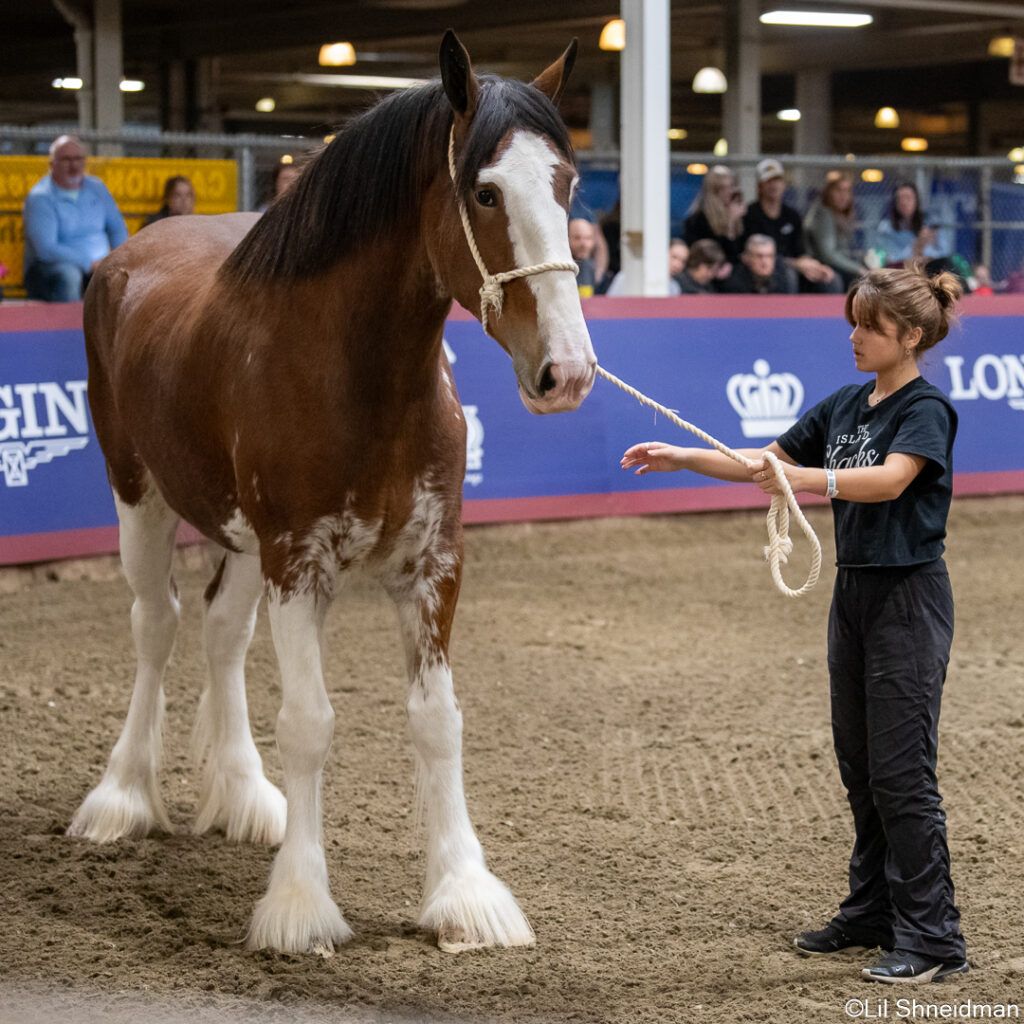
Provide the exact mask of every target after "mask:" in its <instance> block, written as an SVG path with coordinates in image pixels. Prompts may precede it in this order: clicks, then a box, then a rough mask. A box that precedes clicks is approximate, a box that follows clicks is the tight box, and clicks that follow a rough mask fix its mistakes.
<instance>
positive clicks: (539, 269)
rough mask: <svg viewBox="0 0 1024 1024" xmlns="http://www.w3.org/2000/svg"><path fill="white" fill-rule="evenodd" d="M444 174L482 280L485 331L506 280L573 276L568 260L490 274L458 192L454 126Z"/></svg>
mask: <svg viewBox="0 0 1024 1024" xmlns="http://www.w3.org/2000/svg"><path fill="white" fill-rule="evenodd" d="M448 174H449V175H450V176H451V179H452V185H453V186H454V187H455V201H456V202H457V203H458V206H459V219H460V220H461V221H462V230H463V233H464V234H465V236H466V242H467V243H468V244H469V251H470V252H471V253H472V254H473V260H474V262H475V263H476V266H477V269H478V270H479V271H480V277H481V278H482V279H483V281H482V283H481V285H480V323H481V324H483V328H484V330H485V331H487V333H488V334H490V333H491V331H490V327H489V326H488V319H489V316H490V312H491V310H493V311H494V317H495V319H500V317H501V308H502V306H503V305H504V303H505V292H504V286H505V284H506V282H508V281H514V280H515V279H516V278H519V277H532V276H533V275H534V274H544V273H547V271H549V270H565V271H569V272H570V273H572V275H573V277H575V276H576V275H577V274H578V273H579V272H580V268H579V267H578V266H576V264H575V263H574V262H573V261H572V260H547V261H546V262H544V263H535V264H533V265H532V266H529V267H517V268H516V269H515V270H503V271H501V272H500V273H497V274H492V273H490V272H489V271H488V270H487V264H486V263H484V258H483V256H481V255H480V249H479V247H478V246H477V244H476V237H475V236H474V234H473V225H472V224H470V222H469V211H468V210H467V209H466V204H465V202H464V201H463V199H462V194H461V193H460V192H459V180H458V173H457V171H456V167H455V125H454V124H453V125H452V129H451V131H450V132H449V134H448Z"/></svg>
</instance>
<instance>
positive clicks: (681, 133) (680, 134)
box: [667, 128, 690, 142]
mask: <svg viewBox="0 0 1024 1024" xmlns="http://www.w3.org/2000/svg"><path fill="white" fill-rule="evenodd" d="M667 134H668V137H669V138H670V139H672V140H674V141H676V142H678V141H679V140H680V139H685V138H686V136H687V135H689V134H690V133H689V132H688V131H687V130H686V129H685V128H669V130H668V133H667Z"/></svg>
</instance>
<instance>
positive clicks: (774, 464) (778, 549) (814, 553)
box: [597, 366, 821, 597]
mask: <svg viewBox="0 0 1024 1024" xmlns="http://www.w3.org/2000/svg"><path fill="white" fill-rule="evenodd" d="M597 372H598V374H599V375H600V376H602V377H604V379H605V380H606V381H608V382H609V383H610V384H614V385H615V386H616V387H617V388H620V389H621V390H622V391H625V392H626V394H627V395H632V396H633V397H634V398H635V399H636V400H637V401H638V402H639V403H640V404H641V405H646V406H648V407H649V408H651V409H654V411H655V412H659V413H661V414H662V416H664V417H665V418H666V419H667V420H671V421H672V422H673V423H674V424H675V425H676V426H677V427H682V428H683V430H688V431H690V433H691V434H696V435H697V437H699V438H700V439H701V440H702V441H704V442H705V443H706V444H709V445H711V447H712V448H714V449H716V450H717V451H720V452H721V453H722V454H723V455H727V456H728V457H729V458H730V459H733V460H734V461H736V462H738V463H739V464H740V465H741V466H746V468H747V469H753V468H754V467H755V466H756V465H757V464H758V463H757V461H756V460H755V459H748V458H747V457H746V456H745V455H741V454H740V453H739V452H737V451H734V450H733V449H732V448H730V447H729V446H728V445H724V444H722V442H721V441H718V440H716V439H715V438H713V437H712V436H711V435H710V434H708V433H706V432H705V431H703V430H701V429H700V427H696V426H694V425H693V424H692V423H688V422H687V421H686V420H684V419H682V418H681V417H679V416H677V415H676V414H675V413H674V412H673V411H672V410H671V409H666V408H665V406H663V405H659V404H658V403H657V402H655V401H654V399H652V398H648V397H647V396H646V395H645V394H644V393H643V392H642V391H637V389H636V388H634V387H631V386H630V385H629V384H627V383H626V382H625V381H623V380H619V378H618V377H616V376H615V374H614V373H609V372H608V371H607V370H606V369H604V367H602V366H598V368H597ZM764 459H765V461H766V462H767V463H768V465H769V466H771V468H772V471H773V472H774V473H775V479H776V481H777V482H778V484H779V487H780V488H781V489H782V494H773V495H772V503H771V505H770V507H769V508H768V544H767V545H766V546H765V549H764V557H765V559H766V561H767V562H768V565H769V567H770V568H771V572H772V579H773V580H774V581H775V586H776V587H777V588H778V589H779V591H780V592H781V593H783V594H785V595H786V597H800V596H801V595H802V594H806V593H807V591H809V590H810V589H811V588H812V587H813V586H814V584H815V583H817V582H818V573H819V572H820V571H821V543H820V541H819V540H818V537H817V534H816V533H815V532H814V528H813V527H812V526H811V524H810V523H809V522H808V521H807V517H806V516H805V515H804V514H803V512H802V511H801V509H800V506H799V504H797V500H796V497H795V496H794V494H793V488H792V487H790V485H789V480H788V479H787V478H786V472H785V470H784V469H783V464H782V461H781V460H780V459H778V458H777V457H776V456H775V454H774V453H773V452H765V453H764ZM790 512H792V513H793V516H794V518H795V519H796V521H797V524H798V525H799V527H800V529H801V530H803V533H804V536H805V537H806V538H807V540H808V542H809V543H810V545H811V568H810V571H809V572H808V573H807V579H806V580H804V584H803V586H802V587H800V588H799V589H797V590H794V589H793V588H792V587H789V586H787V585H786V581H785V580H784V579H783V578H782V569H781V568H780V566H781V565H784V564H785V563H786V562H787V561H788V559H789V555H790V553H791V552H792V550H793V541H792V540H790V537H789V513H790Z"/></svg>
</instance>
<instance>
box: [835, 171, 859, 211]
mask: <svg viewBox="0 0 1024 1024" xmlns="http://www.w3.org/2000/svg"><path fill="white" fill-rule="evenodd" d="M829 195H830V196H831V203H830V205H831V206H832V207H833V209H836V210H845V209H846V208H847V207H848V206H849V205H850V199H851V198H852V197H853V182H852V181H850V179H849V178H840V179H839V180H838V181H837V182H836V183H835V184H834V185H833V186H832V188H831V189H830V190H829Z"/></svg>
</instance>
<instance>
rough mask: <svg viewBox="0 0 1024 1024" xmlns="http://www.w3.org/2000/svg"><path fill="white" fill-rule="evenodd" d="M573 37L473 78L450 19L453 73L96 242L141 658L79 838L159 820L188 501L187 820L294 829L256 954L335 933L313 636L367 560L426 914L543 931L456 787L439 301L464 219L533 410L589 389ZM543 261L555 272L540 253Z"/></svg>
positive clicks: (242, 830) (325, 940)
mask: <svg viewBox="0 0 1024 1024" xmlns="http://www.w3.org/2000/svg"><path fill="white" fill-rule="evenodd" d="M574 55H575V43H573V45H572V46H570V47H569V49H568V50H566V52H565V53H564V54H563V55H562V57H561V58H559V60H558V61H556V62H555V63H554V64H552V65H551V67H549V68H548V69H547V70H546V71H544V72H543V73H542V74H541V75H540V76H539V77H538V78H537V79H536V80H535V81H534V82H533V83H532V84H531V85H525V84H523V83H521V82H513V81H507V80H503V79H499V78H494V77H491V76H479V77H477V76H476V75H475V74H474V72H473V69H472V67H471V66H470V62H469V57H468V55H467V54H466V51H465V50H464V49H463V47H462V45H461V43H459V41H458V40H457V39H456V38H455V36H454V34H452V33H450V32H449V33H448V34H447V35H446V36H445V39H444V41H443V43H442V45H441V54H440V63H441V82H440V83H432V84H428V85H424V86H422V87H420V88H418V89H414V90H409V91H408V92H404V93H401V94H396V95H394V96H392V97H391V98H389V99H387V100H385V101H384V102H382V103H380V104H379V105H378V106H376V107H375V108H373V109H372V110H370V111H369V112H368V113H366V114H364V115H363V116H361V117H359V118H357V119H356V120H355V121H353V122H352V123H351V124H350V125H349V126H348V127H347V128H346V129H345V130H344V131H343V132H341V133H340V134H339V135H338V136H337V138H336V139H335V140H334V141H333V142H332V143H331V144H330V145H328V146H327V147H326V148H325V149H324V150H323V151H322V152H321V153H319V155H318V156H317V157H316V158H315V159H313V160H312V161H311V163H310V164H309V165H308V166H307V167H306V169H305V170H304V172H303V174H302V175H301V177H300V178H299V180H298V181H297V182H296V184H295V185H294V186H293V188H292V189H291V190H290V191H289V192H287V193H286V194H285V195H283V196H282V197H281V198H280V199H279V200H277V202H275V204H274V205H273V206H272V207H271V208H270V209H269V210H268V212H267V213H266V214H265V215H264V216H263V217H262V218H261V219H259V220H256V219H255V218H254V217H253V216H252V215H248V214H233V215H229V216H224V217H210V218H205V217H199V218H197V217H173V218H169V219H167V220H164V221H162V222H160V223H159V224H156V225H154V226H153V227H151V228H147V230H146V231H144V232H142V233H141V234H139V235H137V236H135V237H134V238H132V239H131V240H130V241H129V242H128V243H126V244H125V245H124V246H122V247H121V248H119V249H117V250H116V251H115V252H114V253H113V254H112V255H111V256H110V257H108V258H107V260H105V261H104V263H103V265H102V267H101V268H100V269H99V271H98V272H97V274H96V276H95V279H94V280H93V282H92V284H91V286H90V288H89V292H88V295H87V296H86V302H85V332H86V343H87V347H88V355H89V399H90V403H91V406H92V412H93V418H94V421H95V425H96V432H97V435H98V437H99V440H100V444H101V445H102V447H103V451H104V454H105V455H106V460H107V466H108V471H109V475H110V481H111V484H112V486H113V491H114V496H115V501H116V505H117V511H118V516H119V519H120V524H121V557H122V561H123V563H124V570H125V575H126V576H127V578H128V582H129V584H130V586H131V588H132V590H133V592H134V594H135V603H134V605H133V607H132V616H131V618H132V631H133V634H134V638H135V646H136V652H137V655H138V668H137V674H136V677H135V688H134V692H133V694H132V699H131V704H130V707H129V710H128V716H127V719H126V721H125V724H124V728H123V731H122V733H121V736H120V739H119V740H118V741H117V743H116V745H115V746H114V749H113V752H112V754H111V756H110V762H109V765H108V767H107V770H106V773H105V775H104V776H103V779H102V781H101V782H100V783H99V785H98V786H97V787H96V788H95V789H94V790H93V791H92V792H91V793H90V794H89V795H88V796H87V797H86V799H85V801H84V802H83V803H82V805H81V807H80V808H79V810H78V812H77V813H76V815H75V817H74V820H73V821H72V823H71V826H70V828H69V830H68V831H69V833H70V834H71V835H76V836H85V837H87V838H89V839H93V840H95V841H97V842H108V841H111V840H115V839H117V838H119V837H121V836H128V835H132V836H139V835H145V834H146V833H148V832H149V831H150V830H151V829H153V828H155V827H159V828H164V829H169V828H170V822H169V821H168V817H167V813H166V811H165V810H164V807H163V804H162V801H161V799H160V793H159V786H158V781H157V773H158V768H159V759H160V722H161V715H162V705H163V689H162V677H163V672H164V667H165V665H166V663H167V660H168V658H169V656H170V653H171V647H172V643H173V639H174V633H175V627H176V624H177V620H178V600H177V590H176V588H175V586H174V582H173V580H172V579H171V555H172V551H173V548H174V537H175V528H176V526H177V524H178V521H179V519H184V520H186V521H187V522H189V523H191V524H192V525H193V526H195V527H197V528H198V529H199V530H200V531H201V532H202V533H203V534H205V536H206V537H208V538H209V539H210V540H212V541H213V542H215V543H216V544H218V545H220V547H221V548H223V557H222V558H221V560H220V564H219V568H218V569H217V572H216V574H215V575H214V577H213V579H212V581H211V583H210V585H209V587H208V588H207V591H206V617H205V625H204V636H205V643H206V651H207V658H208V662H209V669H210V678H209V681H208V684H207V685H206V687H205V689H204V692H203V694H202V697H201V700H200V704H199V710H198V716H197V722H196V732H195V739H196V747H197V752H198V756H199V758H200V760H201V762H202V763H203V784H202V795H201V800H200V805H199V812H198V817H197V820H196V822H195V830H196V831H197V832H204V831H206V830H208V829H211V828H219V829H223V830H224V832H225V833H226V834H227V836H228V837H229V838H231V839H236V840H249V841H254V842H264V843H278V842H280V843H281V847H280V850H279V851H278V853H277V855H276V858H275V861H274V866H273V870H272V872H271V876H270V883H269V887H268V889H267V892H266V895H265V896H264V897H263V898H262V899H261V900H260V901H259V903H258V904H257V906H256V909H255V912H254V915H253V920H252V923H251V926H250V929H249V933H248V943H249V946H250V947H251V948H260V947H273V948H276V949H279V950H285V951H291V952H302V951H307V950H311V951H316V952H321V953H327V952H330V951H332V950H333V948H334V946H335V944H336V943H340V942H343V941H345V940H346V939H347V938H349V937H350V935H351V931H350V929H349V927H348V925H347V924H346V922H345V920H344V918H343V917H342V914H341V912H340V911H339V909H338V907H337V906H336V905H335V903H334V901H333V899H332V898H331V894H330V891H329V888H328V880H327V865H326V861H325V859H324V850H323V845H322V838H321V804H320V782H321V773H322V770H323V766H324V762H325V760H326V758H327V752H328V748H329V746H330V743H331V736H332V732H333V723H334V711H333V710H332V708H331V704H330V701H329V699H328V695H327V691H326V688H325V686H324V679H323V673H322V668H321V647H320V637H321V628H322V625H323V621H324V615H325V613H326V611H327V608H328V606H329V604H330V603H331V600H332V599H333V597H334V596H335V594H336V593H337V592H338V590H339V589H340V586H341V583H342V580H343V578H344V575H345V572H346V570H348V569H350V568H353V567H356V566H361V567H362V568H363V569H365V570H366V571H368V572H369V573H371V574H372V575H373V576H374V577H375V578H376V579H378V580H379V581H380V583H381V584H382V585H383V586H384V588H385V589H386V591H387V592H388V594H390V596H391V597H392V598H393V600H394V602H395V604H396V606H397V609H398V618H399V623H400V629H401V633H402V637H403V640H404V645H405V652H406V658H407V664H408V673H409V683H410V689H409V695H408V702H407V708H408V714H409V722H410V730H411V732H412V738H413V742H414V746H415V752H416V767H417V791H418V796H419V798H420V800H421V804H422V809H423V814H424V819H425V827H426V882H425V890H424V898H423V903H422V907H421V912H420V918H419V920H420V924H421V925H422V927H423V928H425V929H427V930H430V931H433V932H436V933H437V937H438V943H439V945H440V946H441V947H442V948H443V949H447V950H451V951H455V950H459V949H465V948H472V947H476V946H491V945H501V946H513V945H527V944H530V943H532V941H533V932H532V931H531V929H530V925H529V924H528V923H527V921H526V918H525V917H524V916H523V914H522V912H521V910H520V909H519V907H518V906H517V904H516V901H515V899H514V898H513V897H512V895H511V893H510V892H509V890H508V889H507V888H506V887H505V886H504V885H503V884H502V883H501V882H500V881H499V880H498V879H497V878H495V876H494V875H492V874H491V873H490V872H489V871H488V870H487V868H486V866H485V862H484V856H483V851H482V849H481V846H480V843H479V841H478V839H477V837H476V834H475V832H474V830H473V826H472V824H471V823H470V820H469V816H468V813H467V810H466V802H465V798H464V795H463V783H462V752H461V734H462V717H461V713H460V711H459V706H458V703H457V701H456V699H455V695H454V691H453V687H452V677H451V670H450V668H449V661H448V641H449V634H450V631H451V625H452V617H453V614H454V612H455V604H456V600H457V598H458V593H459V583H460V578H461V570H462V530H461V525H460V506H461V495H462V479H463V474H464V464H465V435H466V427H465V422H464V420H463V416H462V408H461V406H460V404H459V399H458V396H457V394H456V391H455V385H454V382H453V379H452V373H451V369H450V367H449V365H448V361H447V359H446V358H445V355H444V351H443V346H442V328H443V325H444V320H445V316H446V314H447V312H448V310H449V309H450V307H451V304H452V299H453V297H454V298H455V299H457V300H458V301H459V302H460V303H462V305H464V306H465V307H467V308H469V309H473V308H476V307H477V306H478V305H479V302H480V296H478V294H477V292H478V289H479V288H480V287H481V274H480V271H479V270H478V269H477V262H476V261H475V259H474V257H473V256H472V254H471V250H470V247H469V244H467V237H474V236H475V239H476V242H477V243H478V244H479V255H480V256H481V257H482V260H483V261H484V262H485V263H486V266H487V267H488V268H490V270H491V271H494V270H495V269H498V270H509V269H514V268H525V267H527V266H529V267H530V268H531V270H530V276H528V277H520V278H517V279H515V280H511V281H508V282H507V284H506V286H505V289H504V294H503V296H501V298H503V302H502V301H499V302H498V303H497V308H496V309H494V310H493V311H492V313H491V315H490V317H487V321H488V322H487V324H485V326H489V327H490V331H491V333H492V334H493V336H494V337H495V339H496V340H497V341H498V343H499V344H500V345H501V346H502V347H503V348H504V349H505V350H506V351H507V352H508V353H509V355H510V356H511V357H512V365H513V367H514V370H515V374H516V378H517V380H518V386H519V390H520V393H521V395H522V398H523V401H524V403H525V404H526V405H527V407H528V408H529V409H530V410H532V411H533V412H538V413H542V412H558V411H561V410H568V409H573V408H575V407H576V406H578V405H579V403H580V402H581V401H582V400H583V398H584V397H585V396H586V394H587V393H588V392H589V390H590V386H591V384H592V382H593V377H594V371H595V365H596V363H595V359H594V354H593V350H592V348H591V345H590V339H589V336H588V333H587V328H586V325H585V323H584V320H583V315H582V312H581V309H580V304H579V299H578V296H577V291H576V284H575V280H574V278H573V275H572V274H571V273H566V272H565V266H564V265H565V263H566V261H568V260H569V243H568V234H567V231H566V219H567V212H568V206H569V202H570V197H571V194H572V190H573V188H574V187H575V183H576V173H575V167H574V162H573V155H572V149H571V146H570V144H569V139H568V136H567V133H566V129H565V126H564V124H563V123H562V121H561V119H560V118H559V116H558V113H557V111H556V109H555V106H554V104H555V102H557V100H558V97H559V95H560V93H561V91H562V89H563V87H564V84H565V80H566V77H567V75H568V73H569V70H570V68H571V65H572V61H573V57H574ZM450 140H453V143H452V145H453V150H452V152H453V157H452V159H453V164H452V167H453V172H452V173H450V170H449V163H448V147H449V141H450ZM460 207H461V208H462V210H463V211H464V212H468V224H469V226H468V227H467V228H466V229H465V230H464V228H463V225H462V223H460ZM552 262H556V263H559V264H561V267H559V268H557V269H554V270H548V269H544V268H538V267H537V266H536V265H537V264H544V263H552ZM498 276H500V275H498ZM485 283H486V282H485ZM491 287H492V291H493V287H494V285H493V281H492V282H491ZM499 290H500V289H499ZM492 298H493V297H492ZM499 314H500V315H499ZM485 317H486V313H485ZM263 593H266V594H267V598H268V604H269V617H270V625H271V630H272V633H273V639H274V646H275V649H276V652H277V656H278V661H279V664H280V670H281V680H282V707H281V711H280V714H279V716H278V720H277V740H278V747H279V749H280V752H281V760H282V764H283V768H284V776H285V789H286V792H287V797H288V799H287V808H286V804H285V799H284V797H283V796H282V795H281V793H280V792H279V791H278V790H277V789H276V788H275V787H274V786H272V785H271V784H270V783H269V782H268V781H267V780H266V779H265V778H264V776H263V769H262V764H261V761H260V757H259V754H258V753H257V751H256V747H255V745H254V744H253V740H252V736H251V733H250V730H249V723H248V714H247V709H246V698H245V680H244V662H245V653H246V649H247V647H248V644H249V641H250V639H251V636H252V632H253V625H254V622H255V618H256V608H257V605H258V603H259V600H260V597H261V595H262V594H263Z"/></svg>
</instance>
